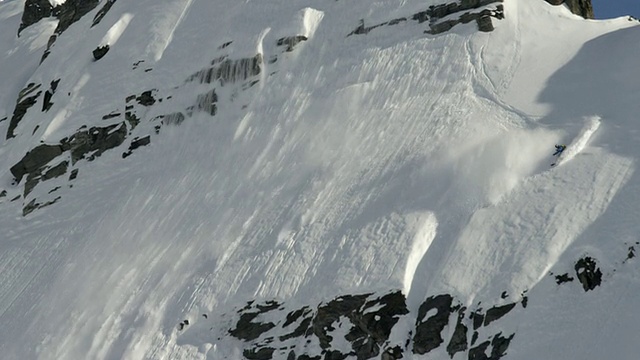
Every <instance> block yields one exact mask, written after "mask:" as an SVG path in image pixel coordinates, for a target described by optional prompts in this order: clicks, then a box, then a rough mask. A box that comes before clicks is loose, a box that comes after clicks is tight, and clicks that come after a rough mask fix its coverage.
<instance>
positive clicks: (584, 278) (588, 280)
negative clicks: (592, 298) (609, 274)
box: [575, 256, 602, 291]
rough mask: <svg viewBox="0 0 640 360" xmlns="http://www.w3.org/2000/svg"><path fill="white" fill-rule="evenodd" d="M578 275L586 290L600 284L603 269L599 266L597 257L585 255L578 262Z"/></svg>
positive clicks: (576, 267) (576, 266) (576, 268)
mask: <svg viewBox="0 0 640 360" xmlns="http://www.w3.org/2000/svg"><path fill="white" fill-rule="evenodd" d="M575 270H576V275H577V276H578V280H579V281H580V283H581V284H582V288H583V289H584V291H589V290H593V289H595V288H596V287H597V286H600V284H601V282H602V271H600V268H598V266H597V264H596V261H595V259H592V258H591V257H588V256H587V257H585V258H582V259H580V260H578V261H577V262H576V265H575Z"/></svg>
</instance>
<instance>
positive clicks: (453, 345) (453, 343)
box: [447, 307, 468, 359]
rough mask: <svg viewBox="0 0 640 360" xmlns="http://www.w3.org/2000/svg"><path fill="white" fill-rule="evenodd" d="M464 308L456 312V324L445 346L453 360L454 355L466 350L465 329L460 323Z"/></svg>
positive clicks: (462, 318)
mask: <svg viewBox="0 0 640 360" xmlns="http://www.w3.org/2000/svg"><path fill="white" fill-rule="evenodd" d="M465 310H466V308H464V307H463V308H461V309H460V310H459V312H458V322H457V323H456V327H455V330H453V335H451V340H449V344H448V345H447V353H448V354H449V356H451V358H452V359H453V357H454V355H455V354H457V353H459V352H462V351H466V350H467V330H468V329H467V327H466V326H465V325H464V324H463V323H462V321H463V320H464V312H465Z"/></svg>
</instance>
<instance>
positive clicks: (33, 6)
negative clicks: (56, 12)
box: [18, 0, 53, 35]
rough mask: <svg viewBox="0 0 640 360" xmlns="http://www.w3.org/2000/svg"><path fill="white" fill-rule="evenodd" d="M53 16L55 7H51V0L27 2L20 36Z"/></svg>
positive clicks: (19, 30) (28, 0)
mask: <svg viewBox="0 0 640 360" xmlns="http://www.w3.org/2000/svg"><path fill="white" fill-rule="evenodd" d="M52 14H53V5H51V3H50V2H49V0H27V1H26V2H25V3H24V11H23V12H22V22H21V23H20V27H19V28H18V35H20V33H21V32H22V30H24V29H26V28H27V27H29V26H31V25H33V24H35V23H37V22H38V21H40V20H42V19H44V18H47V17H50V16H51V15H52Z"/></svg>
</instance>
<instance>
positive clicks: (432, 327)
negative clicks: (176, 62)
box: [413, 294, 453, 355]
mask: <svg viewBox="0 0 640 360" xmlns="http://www.w3.org/2000/svg"><path fill="white" fill-rule="evenodd" d="M452 302H453V298H452V297H451V296H450V295H446V294H445V295H438V296H431V297H429V298H427V300H426V301H425V302H424V303H422V305H420V308H419V310H418V318H417V320H416V334H415V335H414V337H413V353H414V354H419V355H422V354H426V353H428V352H430V351H431V350H433V349H435V348H437V347H438V346H440V344H442V343H443V342H444V339H442V335H441V333H442V331H443V330H444V328H445V326H447V324H448V323H449V315H450V314H451V311H452V309H451V304H452ZM434 309H435V310H436V311H437V312H436V314H434V315H432V316H431V317H429V318H428V319H426V320H425V317H426V316H427V314H428V313H429V312H430V311H431V310H434Z"/></svg>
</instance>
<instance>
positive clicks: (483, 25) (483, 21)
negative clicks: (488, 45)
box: [476, 15, 494, 32]
mask: <svg viewBox="0 0 640 360" xmlns="http://www.w3.org/2000/svg"><path fill="white" fill-rule="evenodd" d="M476 22H477V24H478V30H480V31H482V32H490V31H493V30H494V27H493V22H491V16H490V15H483V16H481V17H479V18H478V19H477V20H476Z"/></svg>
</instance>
